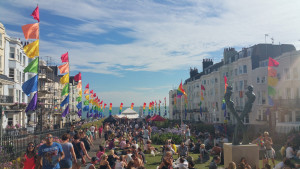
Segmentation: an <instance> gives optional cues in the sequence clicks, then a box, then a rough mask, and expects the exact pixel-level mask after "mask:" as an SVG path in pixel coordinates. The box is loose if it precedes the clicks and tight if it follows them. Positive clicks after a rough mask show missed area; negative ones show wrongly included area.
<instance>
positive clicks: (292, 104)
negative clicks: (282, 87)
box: [274, 99, 300, 108]
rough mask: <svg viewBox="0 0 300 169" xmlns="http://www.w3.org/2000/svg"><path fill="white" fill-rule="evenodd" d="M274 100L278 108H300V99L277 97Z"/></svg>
mask: <svg viewBox="0 0 300 169" xmlns="http://www.w3.org/2000/svg"><path fill="white" fill-rule="evenodd" d="M274 102H275V105H276V106H277V107H278V108H280V107H281V108H300V99H276V100H274Z"/></svg>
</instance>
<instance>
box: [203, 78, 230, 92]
mask: <svg viewBox="0 0 300 169" xmlns="http://www.w3.org/2000/svg"><path fill="white" fill-rule="evenodd" d="M226 81H227V80H226ZM201 90H205V87H204V86H203V85H201Z"/></svg>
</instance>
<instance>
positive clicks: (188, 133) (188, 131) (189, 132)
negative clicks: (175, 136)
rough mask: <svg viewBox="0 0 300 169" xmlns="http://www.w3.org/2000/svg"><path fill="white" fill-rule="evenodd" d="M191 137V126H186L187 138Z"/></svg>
mask: <svg viewBox="0 0 300 169" xmlns="http://www.w3.org/2000/svg"><path fill="white" fill-rule="evenodd" d="M190 137H191V130H190V128H189V126H186V130H185V139H186V140H187V139H189V138H190Z"/></svg>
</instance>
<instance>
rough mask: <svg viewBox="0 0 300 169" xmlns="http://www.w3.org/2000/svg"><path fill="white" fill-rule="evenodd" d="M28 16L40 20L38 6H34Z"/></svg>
mask: <svg viewBox="0 0 300 169" xmlns="http://www.w3.org/2000/svg"><path fill="white" fill-rule="evenodd" d="M30 16H33V19H35V20H37V21H38V22H40V12H39V6H37V7H36V8H35V10H34V11H33V12H32V14H31V15H30Z"/></svg>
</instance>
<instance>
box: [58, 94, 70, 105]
mask: <svg viewBox="0 0 300 169" xmlns="http://www.w3.org/2000/svg"><path fill="white" fill-rule="evenodd" d="M65 104H69V95H68V96H67V97H66V98H65V99H64V100H63V101H62V102H61V103H60V107H63V106H64V105H65Z"/></svg>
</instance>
